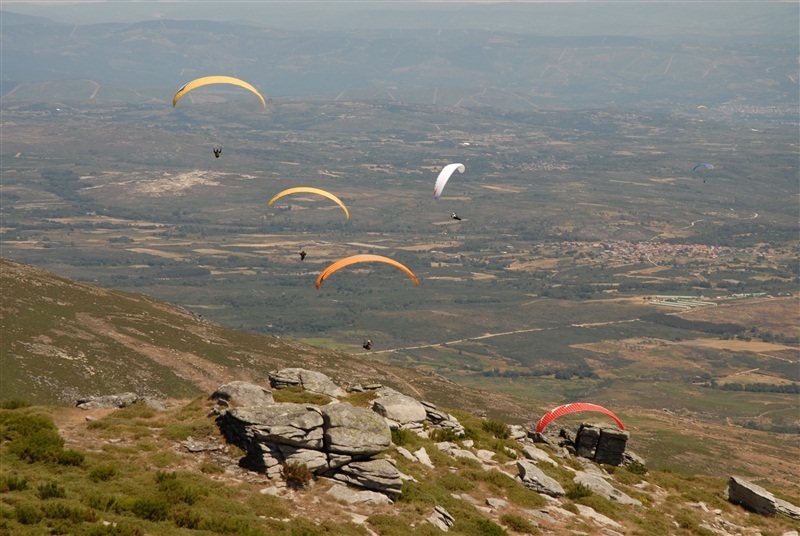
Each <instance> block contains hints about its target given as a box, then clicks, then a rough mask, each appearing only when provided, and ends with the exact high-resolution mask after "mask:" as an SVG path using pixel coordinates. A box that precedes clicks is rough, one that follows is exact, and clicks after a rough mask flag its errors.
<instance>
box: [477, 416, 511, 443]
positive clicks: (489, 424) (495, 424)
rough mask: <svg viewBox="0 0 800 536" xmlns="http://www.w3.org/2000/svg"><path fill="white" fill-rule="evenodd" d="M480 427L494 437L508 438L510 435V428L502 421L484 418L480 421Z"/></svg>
mask: <svg viewBox="0 0 800 536" xmlns="http://www.w3.org/2000/svg"><path fill="white" fill-rule="evenodd" d="M481 428H482V429H483V430H484V431H485V432H489V433H490V434H492V435H493V436H494V437H495V438H496V439H508V438H509V437H511V430H509V428H508V426H507V425H506V423H504V422H502V421H494V420H491V419H489V420H485V421H483V422H482V423H481Z"/></svg>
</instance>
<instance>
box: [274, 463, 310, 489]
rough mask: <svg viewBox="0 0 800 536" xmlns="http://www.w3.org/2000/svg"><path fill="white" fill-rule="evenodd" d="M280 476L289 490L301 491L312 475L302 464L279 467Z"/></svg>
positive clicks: (285, 464)
mask: <svg viewBox="0 0 800 536" xmlns="http://www.w3.org/2000/svg"><path fill="white" fill-rule="evenodd" d="M281 476H283V479H284V480H285V481H286V485H287V486H289V487H290V488H292V489H302V488H304V487H306V485H308V483H309V482H311V480H312V479H313V478H314V473H312V472H311V471H310V470H309V469H308V467H306V464H304V463H284V464H283V466H282V467H281Z"/></svg>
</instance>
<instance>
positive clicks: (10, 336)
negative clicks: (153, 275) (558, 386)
mask: <svg viewBox="0 0 800 536" xmlns="http://www.w3.org/2000/svg"><path fill="white" fill-rule="evenodd" d="M0 288H2V295H3V298H2V307H0V313H1V314H2V317H1V320H2V333H3V337H2V343H1V345H0V370H2V371H3V374H2V375H0V393H2V396H1V397H2V398H6V399H8V398H24V399H25V400H27V401H28V402H31V403H35V404H60V405H63V404H67V405H68V404H71V403H74V401H75V400H76V399H77V398H79V397H82V396H90V395H106V394H110V393H117V392H123V391H133V392H136V393H137V394H139V395H141V396H150V397H158V398H187V397H194V396H197V395H199V394H201V393H204V392H211V391H213V390H214V389H215V388H216V387H218V386H219V385H221V384H223V383H226V382H229V381H232V380H246V381H251V382H254V383H265V382H266V383H268V374H269V372H270V371H272V370H277V369H280V368H284V367H287V366H294V367H304V368H309V369H314V370H319V371H323V372H325V374H327V375H329V376H330V377H332V378H334V379H335V380H337V381H338V382H340V383H341V384H343V385H348V384H351V383H359V382H360V383H373V382H380V383H384V384H386V385H391V386H393V387H396V388H397V389H400V390H402V391H404V392H408V393H409V394H410V395H413V396H415V397H418V398H420V399H425V400H430V401H431V402H433V403H436V404H443V405H446V406H448V407H449V406H455V407H459V408H461V409H463V410H465V411H473V410H477V409H481V410H483V411H486V412H488V413H490V414H497V415H502V416H505V417H507V418H512V419H514V420H523V419H528V420H531V419H532V417H531V416H530V411H531V409H530V408H527V410H526V408H524V407H523V405H522V404H521V403H520V402H519V401H514V400H513V399H512V398H510V397H505V396H502V395H497V394H492V395H491V396H489V395H487V394H485V393H484V394H481V393H480V391H479V390H471V389H466V388H464V387H461V386H459V385H457V384H455V383H452V382H450V381H449V380H446V379H445V378H442V377H440V376H437V375H432V374H426V373H423V372H417V371H414V370H411V369H400V368H398V367H393V366H391V365H386V364H383V363H376V362H373V361H370V360H368V359H365V358H362V357H358V356H353V355H349V354H343V353H336V352H332V351H328V350H323V349H320V348H315V347H312V346H308V345H304V344H300V343H297V342H293V341H285V340H282V339H279V338H275V337H268V336H264V335H253V334H247V333H240V332H237V331H233V330H230V329H226V328H223V327H221V326H219V325H217V324H214V323H211V322H209V321H207V320H206V319H204V318H203V317H202V316H200V315H196V314H194V313H192V312H190V311H187V310H185V309H183V308H180V307H177V306H173V305H169V304H166V303H164V302H160V301H158V300H155V299H153V298H150V297H148V296H145V295H137V294H131V293H126V292H120V291H116V290H112V289H105V288H101V287H97V286H93V285H87V284H83V283H78V282H75V281H71V280H69V279H65V278H62V277H58V276H55V275H53V274H51V273H49V272H46V271H44V270H40V269H38V268H35V267H32V266H29V265H25V264H22V263H19V262H16V261H13V260H9V259H0ZM265 314H268V313H265ZM535 413H536V414H538V413H539V408H537V409H536V410H535Z"/></svg>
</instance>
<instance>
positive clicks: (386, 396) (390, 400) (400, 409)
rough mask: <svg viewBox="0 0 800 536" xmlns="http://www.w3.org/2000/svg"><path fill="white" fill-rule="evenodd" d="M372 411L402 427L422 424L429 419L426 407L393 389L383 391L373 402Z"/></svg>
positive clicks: (379, 392) (380, 391)
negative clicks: (413, 423)
mask: <svg viewBox="0 0 800 536" xmlns="http://www.w3.org/2000/svg"><path fill="white" fill-rule="evenodd" d="M372 410H373V411H375V412H376V413H378V414H379V415H382V416H384V417H386V418H387V419H391V420H393V421H395V422H397V423H399V424H400V425H404V424H407V423H412V422H422V421H424V420H425V419H426V418H427V412H426V411H425V406H423V405H422V404H421V403H420V402H417V400H416V399H414V398H411V397H410V396H406V395H404V394H402V393H398V392H397V391H395V390H393V389H386V388H384V389H381V390H379V391H378V398H376V399H375V400H374V401H373V402H372Z"/></svg>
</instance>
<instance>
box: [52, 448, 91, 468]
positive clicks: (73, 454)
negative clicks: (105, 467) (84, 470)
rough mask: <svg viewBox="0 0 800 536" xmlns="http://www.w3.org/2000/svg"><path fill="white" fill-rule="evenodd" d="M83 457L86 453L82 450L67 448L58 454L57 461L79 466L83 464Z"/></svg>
mask: <svg viewBox="0 0 800 536" xmlns="http://www.w3.org/2000/svg"><path fill="white" fill-rule="evenodd" d="M85 459H86V455H85V454H84V453H83V452H81V451H79V450H73V449H67V450H64V451H62V452H61V454H59V456H58V463H59V465H72V466H75V467H80V466H82V465H83V462H84V460H85Z"/></svg>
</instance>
